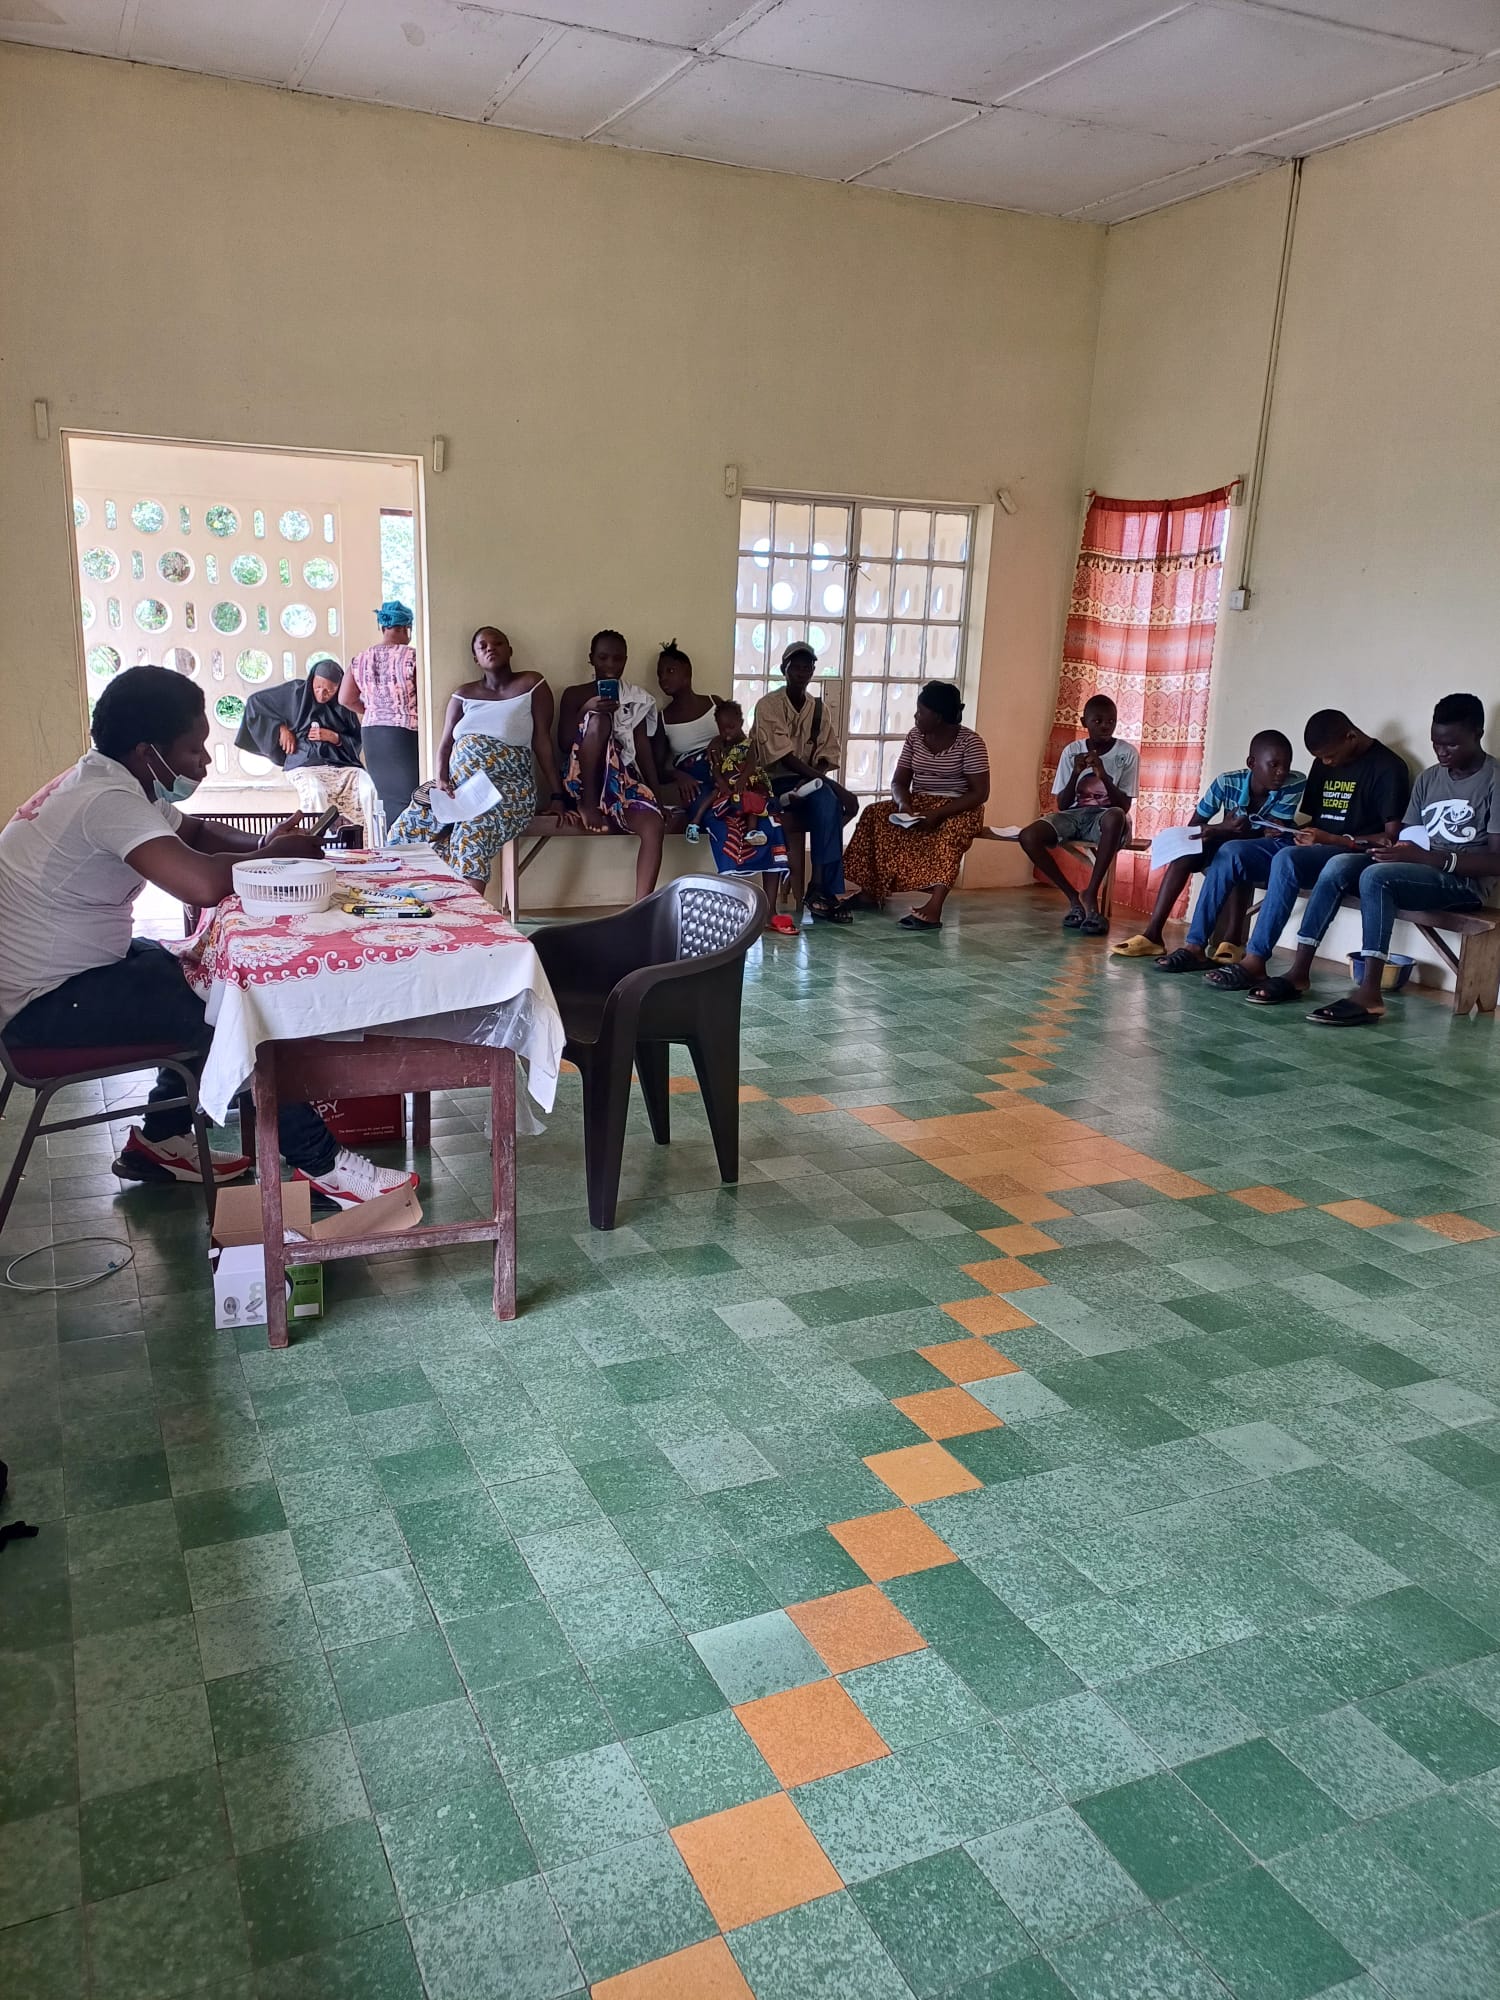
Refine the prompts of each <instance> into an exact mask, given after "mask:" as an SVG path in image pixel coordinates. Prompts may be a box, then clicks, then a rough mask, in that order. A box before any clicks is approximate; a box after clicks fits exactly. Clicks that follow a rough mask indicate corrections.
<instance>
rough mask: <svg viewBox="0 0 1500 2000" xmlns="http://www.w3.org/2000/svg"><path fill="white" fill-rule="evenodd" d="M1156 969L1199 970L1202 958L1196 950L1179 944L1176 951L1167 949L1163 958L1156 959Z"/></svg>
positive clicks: (1171, 970) (1201, 968) (1161, 970)
mask: <svg viewBox="0 0 1500 2000" xmlns="http://www.w3.org/2000/svg"><path fill="white" fill-rule="evenodd" d="M1156 969H1157V971H1158V972H1201V971H1202V970H1203V960H1202V959H1201V958H1200V957H1199V956H1198V954H1197V952H1195V951H1189V950H1188V949H1187V947H1186V946H1185V945H1179V946H1178V947H1177V949H1176V951H1169V952H1168V953H1167V955H1166V956H1165V958H1159V959H1158V960H1157V961H1156Z"/></svg>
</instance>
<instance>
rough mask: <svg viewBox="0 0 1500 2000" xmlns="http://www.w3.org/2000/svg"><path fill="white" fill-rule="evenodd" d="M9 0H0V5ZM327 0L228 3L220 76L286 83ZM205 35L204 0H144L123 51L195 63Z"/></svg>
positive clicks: (218, 42) (217, 37)
mask: <svg viewBox="0 0 1500 2000" xmlns="http://www.w3.org/2000/svg"><path fill="white" fill-rule="evenodd" d="M5 4H6V0H0V9H3V7H4V6H5ZM323 11H324V0H254V4H253V5H246V6H242V7H232V8H227V9H226V10H225V11H224V13H223V15H222V17H221V18H220V19H219V20H218V21H217V22H216V23H215V26H214V38H213V56H214V69H215V71H216V72H217V73H218V74H219V75H220V76H242V77H249V78H251V79H253V80H255V81H257V82H261V83H285V82H286V80H287V79H288V77H290V76H291V74H292V71H293V70H294V68H295V67H296V64H297V58H298V57H299V56H300V55H301V53H302V50H303V48H304V46H305V44H306V42H307V38H308V36H309V34H311V32H312V30H313V29H314V27H316V26H317V24H318V19H319V16H320V15H321V14H322V13H323ZM202 41H203V0H140V9H139V12H138V13H137V14H136V17H135V26H134V28H133V29H132V31H131V33H130V37H129V40H128V41H127V43H126V45H125V47H124V48H123V49H122V50H121V51H120V53H121V54H122V55H127V56H129V57H130V58H131V59H132V60H133V61H135V62H149V63H170V64H171V65H172V66H173V67H174V68H176V69H191V68H193V67H194V66H195V64H196V62H197V60H198V56H199V51H200V50H201V47H202Z"/></svg>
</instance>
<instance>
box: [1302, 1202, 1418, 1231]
mask: <svg viewBox="0 0 1500 2000" xmlns="http://www.w3.org/2000/svg"><path fill="white" fill-rule="evenodd" d="M1319 1207H1320V1208H1321V1209H1322V1211H1323V1213H1324V1214H1325V1215H1336V1216H1337V1217H1338V1219H1339V1221H1340V1222H1352V1223H1353V1224H1354V1227H1355V1228H1356V1229H1378V1228H1379V1227H1380V1225H1381V1223H1382V1222H1399V1221H1400V1220H1401V1218H1400V1216H1399V1215H1392V1214H1391V1211H1390V1210H1389V1209H1388V1208H1377V1207H1376V1205H1375V1203H1374V1202H1373V1201H1325V1202H1320V1203H1319Z"/></svg>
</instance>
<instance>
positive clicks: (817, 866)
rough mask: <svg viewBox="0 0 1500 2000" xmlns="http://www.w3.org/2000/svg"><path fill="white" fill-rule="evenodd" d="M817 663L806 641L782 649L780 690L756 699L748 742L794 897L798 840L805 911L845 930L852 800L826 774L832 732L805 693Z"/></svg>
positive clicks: (832, 752) (834, 744)
mask: <svg viewBox="0 0 1500 2000" xmlns="http://www.w3.org/2000/svg"><path fill="white" fill-rule="evenodd" d="M817 664H818V656H817V654H816V653H815V652H814V651H813V649H812V647H811V646H809V645H808V644H807V642H806V640H804V639H799V640H796V641H794V642H793V644H791V645H790V646H788V647H787V649H786V651H785V652H784V653H783V654H782V656H781V671H782V675H783V677H784V678H785V681H786V686H785V688H777V689H774V690H773V691H772V692H771V693H770V694H763V695H762V696H761V698H760V700H759V701H758V702H757V703H756V704H755V727H754V744H755V750H756V754H757V756H758V758H759V760H760V762H761V764H762V766H763V767H764V769H765V770H766V771H767V772H768V773H769V775H770V779H771V787H772V790H773V791H774V793H775V795H776V798H777V800H778V802H779V810H780V813H781V822H782V825H783V827H784V828H785V829H786V832H787V834H788V835H789V836H790V838H789V839H788V842H787V851H788V856H789V858H790V859H791V861H792V868H793V879H794V881H797V886H798V891H799V894H800V888H801V884H800V881H798V879H797V878H798V871H799V868H800V861H801V854H802V836H803V835H804V834H805V835H806V836H807V848H808V856H809V860H810V862H811V868H810V874H811V877H812V880H811V883H810V885H809V887H808V891H807V907H808V909H809V910H811V912H812V914H813V915H814V916H815V917H819V918H821V919H823V921H824V922H826V923H831V924H847V923H849V922H850V921H851V918H850V916H849V912H848V910H847V909H845V908H844V907H843V905H842V903H841V902H840V900H839V898H840V897H841V896H842V895H843V893H844V827H845V825H846V824H847V822H848V821H849V820H851V819H853V817H854V815H855V814H856V813H857V812H858V811H859V801H858V800H857V799H856V798H855V797H854V795H853V793H852V792H847V791H845V789H844V787H843V786H842V785H841V784H839V782H838V780H837V779H836V778H835V777H834V776H833V773H834V771H835V770H837V768H838V761H839V733H838V730H837V729H836V728H835V726H834V722H833V717H832V716H831V715H830V714H829V712H828V704H827V703H826V702H825V701H824V699H823V697H822V696H821V695H810V694H809V687H810V684H811V681H812V677H813V673H814V670H815V669H816V667H817Z"/></svg>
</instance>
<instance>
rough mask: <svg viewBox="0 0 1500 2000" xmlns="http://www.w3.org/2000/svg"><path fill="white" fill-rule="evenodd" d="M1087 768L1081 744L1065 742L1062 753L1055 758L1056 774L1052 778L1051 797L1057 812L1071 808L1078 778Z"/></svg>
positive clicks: (1067, 810)
mask: <svg viewBox="0 0 1500 2000" xmlns="http://www.w3.org/2000/svg"><path fill="white" fill-rule="evenodd" d="M1087 768H1088V767H1087V766H1086V765H1085V764H1084V761H1083V746H1082V745H1081V744H1078V743H1065V744H1064V745H1063V751H1062V755H1061V756H1060V757H1059V758H1058V760H1057V773H1056V776H1055V777H1054V778H1053V780H1052V797H1053V799H1054V801H1055V802H1056V805H1057V810H1058V811H1059V812H1069V811H1071V810H1072V805H1073V795H1074V793H1075V792H1076V791H1077V790H1078V780H1079V779H1080V778H1081V777H1082V776H1083V773H1084V771H1085V770H1086V769H1087ZM1064 774H1066V775H1064Z"/></svg>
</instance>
